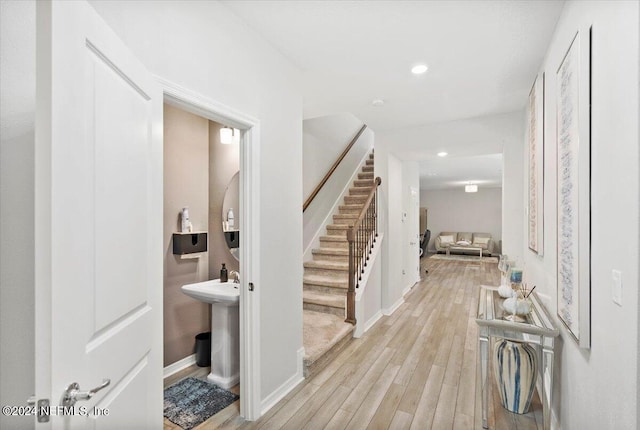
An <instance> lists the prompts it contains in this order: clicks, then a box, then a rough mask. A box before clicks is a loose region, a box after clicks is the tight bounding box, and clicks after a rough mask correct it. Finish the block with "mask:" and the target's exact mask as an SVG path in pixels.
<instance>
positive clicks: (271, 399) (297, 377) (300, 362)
mask: <svg viewBox="0 0 640 430" xmlns="http://www.w3.org/2000/svg"><path fill="white" fill-rule="evenodd" d="M303 369H304V347H303V348H300V349H298V353H297V365H296V373H295V374H294V375H292V376H291V378H289V379H287V380H286V381H285V382H284V383H283V384H282V385H280V386H279V387H278V388H276V389H275V391H273V392H272V393H271V394H269V395H268V396H267V397H265V398H264V400H263V401H262V406H261V410H262V415H264V414H266V413H267V411H269V409H271V408H272V407H274V406H275V405H276V404H277V403H278V402H279V401H280V400H282V399H283V398H284V396H286V395H287V394H289V393H290V392H291V391H292V390H293V389H294V388H296V387H297V386H298V384H300V383H301V382H302V381H304V374H303Z"/></svg>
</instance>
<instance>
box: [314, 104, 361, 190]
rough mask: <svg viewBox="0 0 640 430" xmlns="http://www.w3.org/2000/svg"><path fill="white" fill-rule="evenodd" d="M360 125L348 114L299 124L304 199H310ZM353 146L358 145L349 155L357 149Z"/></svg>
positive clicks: (356, 119) (323, 117) (357, 120)
mask: <svg viewBox="0 0 640 430" xmlns="http://www.w3.org/2000/svg"><path fill="white" fill-rule="evenodd" d="M362 125H363V123H362V121H361V120H359V119H358V118H356V117H355V116H353V114H350V113H340V114H335V115H327V116H321V117H316V118H308V119H305V120H304V121H303V122H302V175H303V178H302V197H303V199H306V198H307V197H309V195H310V194H311V192H312V191H313V190H314V188H315V187H316V185H318V183H320V181H321V180H322V178H323V177H324V175H325V174H326V173H327V171H328V170H329V168H331V166H332V165H333V163H334V162H335V161H336V159H337V158H338V157H339V156H340V154H341V153H342V151H344V149H345V148H346V146H347V145H348V144H349V142H351V139H353V137H354V136H355V135H356V134H357V133H358V131H359V130H360V128H361V127H362ZM355 146H358V145H357V144H356V145H354V148H352V151H353V150H354V149H357V148H355ZM360 158H361V157H360ZM343 161H344V160H343ZM344 162H346V161H344Z"/></svg>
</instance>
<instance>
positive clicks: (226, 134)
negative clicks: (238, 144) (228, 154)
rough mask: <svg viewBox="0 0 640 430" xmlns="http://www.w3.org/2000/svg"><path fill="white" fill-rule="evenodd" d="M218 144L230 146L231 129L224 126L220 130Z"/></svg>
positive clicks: (231, 139)
mask: <svg viewBox="0 0 640 430" xmlns="http://www.w3.org/2000/svg"><path fill="white" fill-rule="evenodd" d="M220 143H222V144H224V145H230V144H231V143H233V129H232V128H229V127H227V126H224V127H222V128H221V129H220Z"/></svg>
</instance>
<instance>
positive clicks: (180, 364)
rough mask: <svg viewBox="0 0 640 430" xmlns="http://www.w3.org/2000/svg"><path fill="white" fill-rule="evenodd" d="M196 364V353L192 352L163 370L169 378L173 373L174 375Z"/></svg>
mask: <svg viewBox="0 0 640 430" xmlns="http://www.w3.org/2000/svg"><path fill="white" fill-rule="evenodd" d="M194 364H196V355H195V354H191V355H188V356H186V357H185V358H183V359H182V360H178V361H176V362H175V363H173V364H170V365H168V366H167V367H165V368H164V369H163V371H162V374H163V378H167V377H169V376H171V375H174V374H176V373H178V372H179V371H181V370H182V369H186V368H187V367H189V366H193V365H194Z"/></svg>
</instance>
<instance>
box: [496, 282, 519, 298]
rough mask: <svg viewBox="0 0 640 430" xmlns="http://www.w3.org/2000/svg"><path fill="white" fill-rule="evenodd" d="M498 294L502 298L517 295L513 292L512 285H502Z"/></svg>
mask: <svg viewBox="0 0 640 430" xmlns="http://www.w3.org/2000/svg"><path fill="white" fill-rule="evenodd" d="M498 294H500V297H503V298H510V297H513V296H514V295H515V294H517V293H516V292H515V291H514V290H513V288H511V285H509V284H501V285H500V286H499V287H498Z"/></svg>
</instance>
